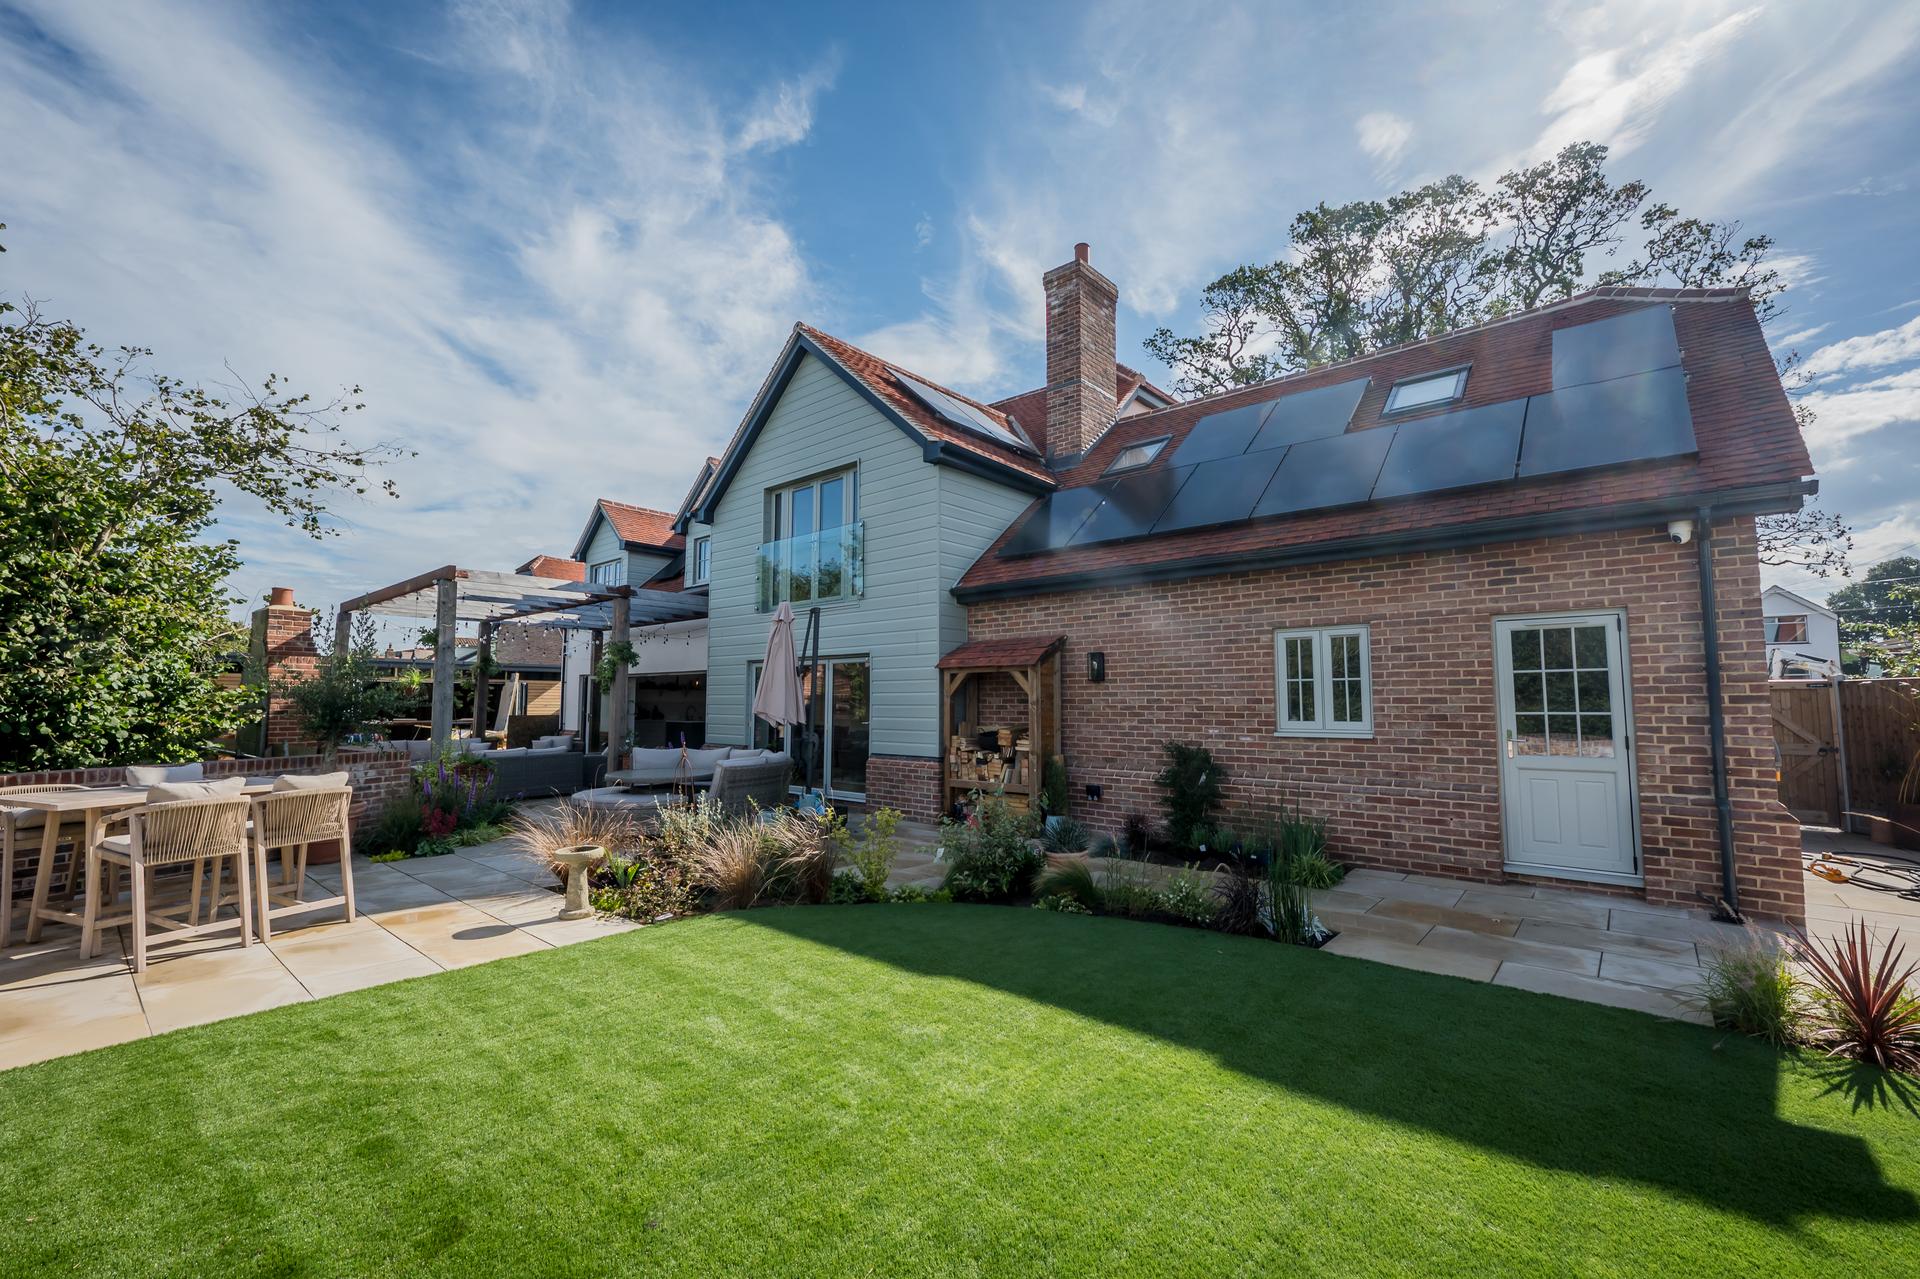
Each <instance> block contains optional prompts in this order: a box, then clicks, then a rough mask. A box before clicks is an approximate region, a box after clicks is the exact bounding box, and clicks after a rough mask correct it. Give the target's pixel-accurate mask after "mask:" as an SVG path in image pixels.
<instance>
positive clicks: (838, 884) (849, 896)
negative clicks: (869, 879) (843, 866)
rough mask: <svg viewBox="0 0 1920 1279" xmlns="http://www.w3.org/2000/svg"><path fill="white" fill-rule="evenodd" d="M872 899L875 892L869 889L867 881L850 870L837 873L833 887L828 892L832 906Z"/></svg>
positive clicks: (855, 903)
mask: <svg viewBox="0 0 1920 1279" xmlns="http://www.w3.org/2000/svg"><path fill="white" fill-rule="evenodd" d="M872 900H873V894H871V893H869V892H868V891H867V884H866V881H865V880H863V879H861V878H860V876H859V874H858V873H857V872H855V871H850V870H843V871H841V872H840V873H839V874H838V875H835V876H834V877H833V887H832V888H831V889H829V890H828V892H827V904H828V905H830V906H855V905H858V904H860V903H861V902H870V901H872Z"/></svg>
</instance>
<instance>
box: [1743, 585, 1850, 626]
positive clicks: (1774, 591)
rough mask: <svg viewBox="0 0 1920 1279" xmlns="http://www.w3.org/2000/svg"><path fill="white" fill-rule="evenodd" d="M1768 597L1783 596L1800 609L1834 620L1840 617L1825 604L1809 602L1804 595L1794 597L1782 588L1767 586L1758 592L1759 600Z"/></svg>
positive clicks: (1793, 594)
mask: <svg viewBox="0 0 1920 1279" xmlns="http://www.w3.org/2000/svg"><path fill="white" fill-rule="evenodd" d="M1769 595H1784V596H1786V597H1787V598H1788V599H1790V600H1792V601H1793V602H1794V603H1795V604H1798V605H1799V606H1800V607H1801V608H1804V609H1807V610H1809V611H1810V612H1814V613H1821V614H1824V615H1825V616H1827V617H1831V618H1836V619H1837V618H1838V617H1839V616H1840V615H1839V614H1838V613H1836V612H1834V611H1833V610H1832V609H1830V608H1828V607H1827V606H1826V605H1825V604H1821V603H1818V602H1817V601H1814V600H1810V599H1808V598H1807V597H1806V596H1804V595H1796V594H1795V593H1794V592H1792V591H1790V590H1788V589H1787V588H1786V587H1784V586H1769V587H1768V588H1767V589H1766V590H1764V591H1761V592H1760V598H1761V599H1763V600H1764V599H1765V598H1766V597H1767V596H1769Z"/></svg>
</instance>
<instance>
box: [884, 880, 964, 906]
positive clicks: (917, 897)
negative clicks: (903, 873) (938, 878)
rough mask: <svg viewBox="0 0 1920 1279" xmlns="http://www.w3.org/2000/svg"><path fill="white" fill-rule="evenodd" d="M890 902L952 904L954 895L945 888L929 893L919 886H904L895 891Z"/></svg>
mask: <svg viewBox="0 0 1920 1279" xmlns="http://www.w3.org/2000/svg"><path fill="white" fill-rule="evenodd" d="M890 900H892V901H897V902H950V901H952V900H953V894H952V893H950V892H948V891H947V890H946V889H944V888H938V889H935V890H934V891H933V892H928V891H927V890H926V889H924V888H922V887H920V886H919V885H918V884H902V885H900V887H898V888H896V889H894V890H893V893H892V895H891V898H890Z"/></svg>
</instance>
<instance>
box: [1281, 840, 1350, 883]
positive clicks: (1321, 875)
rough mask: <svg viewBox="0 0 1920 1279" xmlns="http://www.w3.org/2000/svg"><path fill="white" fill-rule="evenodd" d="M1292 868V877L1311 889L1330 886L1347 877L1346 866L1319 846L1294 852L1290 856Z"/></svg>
mask: <svg viewBox="0 0 1920 1279" xmlns="http://www.w3.org/2000/svg"><path fill="white" fill-rule="evenodd" d="M1292 868H1293V877H1294V878H1295V879H1296V880H1298V881H1299V882H1300V883H1301V884H1303V885H1304V886H1306V887H1308V888H1312V889H1322V888H1332V887H1334V886H1336V885H1337V884H1339V882H1340V881H1341V880H1343V879H1345V878H1346V877H1347V868H1346V867H1345V866H1342V865H1341V864H1340V863H1339V862H1337V861H1335V860H1333V858H1331V857H1329V856H1327V854H1326V852H1325V850H1324V849H1319V848H1307V849H1303V850H1301V851H1299V852H1296V853H1295V854H1294V855H1293V858H1292Z"/></svg>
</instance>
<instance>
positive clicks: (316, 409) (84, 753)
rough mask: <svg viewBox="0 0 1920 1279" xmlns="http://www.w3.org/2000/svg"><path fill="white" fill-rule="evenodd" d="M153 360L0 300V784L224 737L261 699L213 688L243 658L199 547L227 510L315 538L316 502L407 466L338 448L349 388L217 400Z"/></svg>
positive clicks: (210, 563)
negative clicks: (224, 506)
mask: <svg viewBox="0 0 1920 1279" xmlns="http://www.w3.org/2000/svg"><path fill="white" fill-rule="evenodd" d="M150 354H151V352H149V351H148V350H147V349H145V348H141V347H121V348H118V349H117V350H115V351H112V352H109V351H108V350H106V349H105V348H103V347H102V346H100V345H98V344H96V343H93V342H90V341H88V340H87V338H86V335H85V334H84V333H83V332H82V331H81V330H80V329H79V328H77V327H75V326H74V325H72V324H70V323H66V322H63V321H57V320H52V319H49V318H47V317H46V316H45V315H43V314H41V312H40V310H39V308H38V307H37V306H36V305H35V304H34V303H32V302H31V301H25V302H22V303H20V304H18V305H17V306H16V305H14V304H11V303H7V302H4V301H0V771H5V770H10V769H40V768H74V767H83V766H86V765H94V764H114V763H124V762H128V761H134V760H143V759H146V760H166V759H179V758H182V757H185V756H189V755H196V754H200V753H203V752H204V751H205V750H206V749H207V747H208V746H209V744H210V743H211V742H212V741H213V740H214V739H216V738H218V737H220V736H222V735H223V734H225V733H227V732H230V731H232V730H233V729H234V728H235V727H236V726H237V725H238V724H239V723H240V722H242V721H243V720H244V719H245V718H246V717H247V708H248V706H249V705H250V703H251V702H252V700H253V699H252V695H250V694H249V693H247V692H246V691H245V690H242V689H232V690H229V689H223V688H221V687H219V686H218V684H216V682H215V678H216V676H217V675H219V674H220V673H221V672H222V671H224V670H227V669H229V668H230V666H231V663H232V660H233V654H234V653H235V652H236V651H238V650H242V649H244V648H245V640H244V638H243V636H242V635H241V634H240V631H239V629H238V628H237V627H236V626H235V624H234V623H233V622H231V621H230V620H228V613H229V610H230V609H231V607H232V606H233V605H234V604H236V603H237V602H238V601H237V600H235V599H234V598H233V597H232V596H231V595H229V594H228V592H227V590H226V588H225V585H224V583H225V581H226V580H227V578H228V577H229V576H230V575H231V574H232V573H233V572H234V570H235V569H237V568H238V567H239V565H240V558H239V552H238V548H237V546H236V545H235V543H233V542H232V541H231V540H216V539H213V538H211V537H210V536H208V533H209V529H210V528H211V526H212V524H213V521H214V518H215V516H216V514H217V512H218V510H219V507H220V502H221V498H222V494H223V493H238V494H242V495H245V496H247V497H250V498H252V499H254V500H255V501H257V502H258V503H260V504H261V505H262V506H264V507H265V508H266V509H267V510H268V511H270V512H272V513H273V514H275V515H278V516H280V517H282V518H283V519H284V520H285V521H286V523H287V524H288V525H289V526H291V527H294V528H298V529H300V530H301V531H303V532H305V533H307V534H308V535H310V536H313V537H323V536H326V535H328V534H330V533H331V532H333V531H334V530H333V528H332V527H331V525H330V524H329V523H328V521H327V518H326V517H327V511H326V503H327V501H328V500H329V499H330V498H331V497H332V496H334V495H335V494H337V493H341V492H350V493H356V494H359V493H365V492H367V491H368V488H369V485H371V484H373V483H374V481H373V480H372V479H371V478H370V469H371V468H373V467H376V466H378V465H379V464H381V463H383V462H384V461H386V460H387V459H388V457H389V456H391V455H393V454H395V453H396V452H397V451H398V450H395V449H392V448H390V447H388V446H384V445H383V446H375V447H371V448H367V447H359V446H354V445H349V444H346V443H343V442H342V441H341V440H340V439H339V438H338V435H339V432H340V420H341V418H342V417H343V416H344V415H345V414H347V413H349V412H352V411H355V410H358V409H359V408H361V407H362V406H361V404H360V403H359V402H358V399H357V396H358V395H359V389H358V388H357V387H356V388H353V389H352V390H350V391H348V392H347V393H346V397H345V398H343V399H342V400H337V401H333V402H329V403H319V402H316V401H314V400H313V399H312V398H311V397H310V396H307V395H304V394H293V393H291V392H290V391H288V390H287V389H286V388H285V386H284V385H283V383H282V381H281V379H279V378H278V377H275V376H268V377H267V378H266V380H265V381H264V383H262V384H261V386H260V387H259V388H258V389H255V388H251V387H249V386H246V385H244V384H240V385H236V386H234V387H231V388H213V389H210V388H208V387H204V386H200V385H196V384H193V383H190V382H187V381H185V380H183V379H180V378H176V377H172V376H169V375H167V374H164V373H160V372H157V371H154V370H152V369H151V368H149V366H148V363H147V361H148V359H149V357H150ZM378 487H379V488H381V489H382V490H384V491H385V492H387V493H389V494H391V493H392V492H393V485H392V483H391V482H390V481H382V482H380V483H379V485H378Z"/></svg>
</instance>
